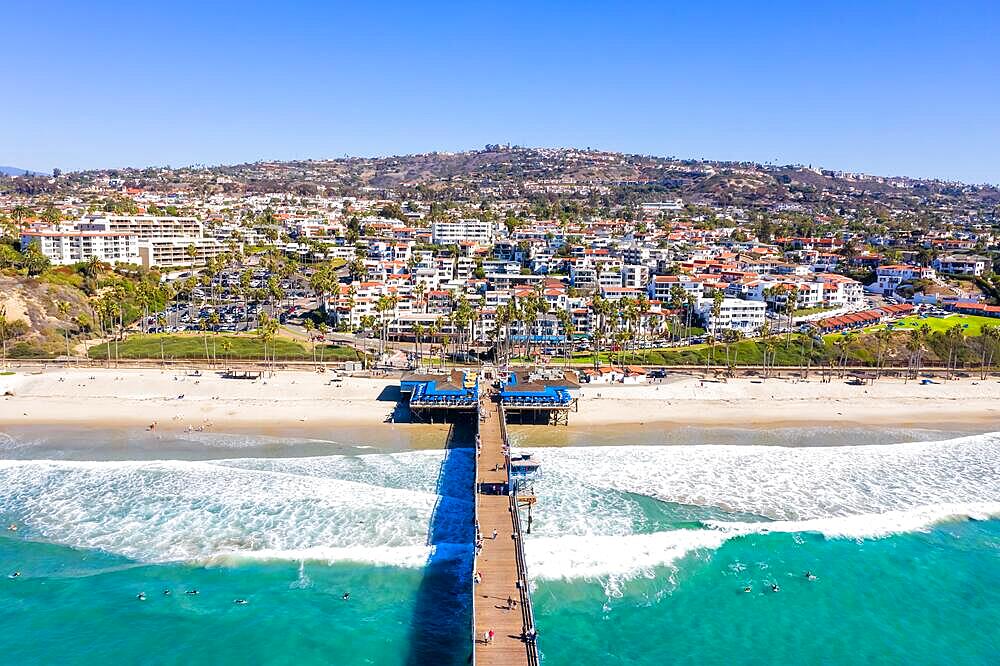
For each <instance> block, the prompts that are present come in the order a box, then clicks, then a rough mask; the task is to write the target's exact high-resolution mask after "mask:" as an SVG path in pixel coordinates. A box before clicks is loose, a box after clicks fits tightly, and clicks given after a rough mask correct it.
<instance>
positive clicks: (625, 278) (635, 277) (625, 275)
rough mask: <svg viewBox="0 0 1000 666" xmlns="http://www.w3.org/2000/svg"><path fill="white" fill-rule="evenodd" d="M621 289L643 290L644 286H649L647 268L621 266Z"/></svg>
mask: <svg viewBox="0 0 1000 666" xmlns="http://www.w3.org/2000/svg"><path fill="white" fill-rule="evenodd" d="M621 284H622V286H623V287H632V288H633V289H645V288H646V285H647V284H649V266H644V265H641V264H639V265H630V264H626V265H625V266H622V282H621Z"/></svg>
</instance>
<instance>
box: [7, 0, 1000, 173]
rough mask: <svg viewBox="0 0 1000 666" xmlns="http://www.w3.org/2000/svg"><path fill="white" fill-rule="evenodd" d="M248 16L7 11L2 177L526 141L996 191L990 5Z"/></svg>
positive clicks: (518, 8) (145, 6) (144, 6)
mask: <svg viewBox="0 0 1000 666" xmlns="http://www.w3.org/2000/svg"><path fill="white" fill-rule="evenodd" d="M154 4H155V5H158V6H156V7H154V6H152V5H154ZM254 4H256V3H244V2H238V3H237V2H232V3H229V2H212V1H206V2H188V1H186V0H179V1H177V2H171V3H166V2H158V3H153V2H151V3H146V2H121V3H118V2H104V1H102V0H93V1H90V2H83V1H79V2H59V1H58V0H55V1H52V2H46V3H42V4H37V3H31V2H9V3H6V4H5V7H4V11H3V22H4V26H5V27H4V30H3V42H2V47H0V48H2V49H3V55H4V58H5V65H6V67H5V68H4V74H5V75H4V77H3V82H2V83H0V87H2V88H0V89H2V90H3V91H4V95H3V96H4V98H5V99H4V102H3V104H2V105H0V164H5V165H12V166H21V167H27V168H34V169H40V170H41V169H45V170H47V169H51V168H52V167H60V168H62V169H64V170H68V169H80V168H90V167H115V166H145V165H151V164H156V165H161V164H170V165H174V166H178V165H184V164H194V163H204V164H220V163H233V162H243V161H254V160H257V159H291V158H327V157H340V156H343V155H345V154H349V155H389V154H403V153H412V152H425V151H431V150H464V149H470V148H478V147H481V146H482V145H483V144H486V143H505V142H510V143H516V144H521V145H527V146H578V147H587V146H591V147H595V148H603V149H609V150H621V151H626V152H637V153H647V154H656V155H674V156H678V157H695V158H711V159H733V160H754V161H760V162H766V161H776V162H779V163H792V162H795V163H799V162H800V163H804V164H813V165H817V166H825V167H829V168H838V169H847V170H856V171H866V172H869V173H878V174H887V175H913V176H930V177H941V178H952V179H959V180H965V181H969V182H976V183H979V182H993V183H1000V9H998V3H996V2H960V3H955V4H954V6H949V5H950V4H951V3H939V2H877V1H876V2H850V1H845V2H812V3H803V2H787V3H779V2H767V3H764V2H705V3H699V2H691V1H690V0H688V1H686V2H682V3H676V5H675V3H670V2H650V3H600V4H598V3H593V4H591V3H587V2H548V3H546V2H541V1H538V2H528V3H520V2H500V3H496V4H492V3H489V4H484V5H482V6H472V5H477V4H479V3H468V2H462V3H454V4H451V3H428V6H423V4H424V3H411V2H407V3H396V2H383V3H364V2H358V3H350V4H347V3H345V4H343V5H340V4H339V3H334V2H322V1H319V0H313V1H299V2H296V1H294V0H292V1H288V2H272V3H266V4H267V5H268V6H262V7H256V6H253V5H254ZM262 4H265V3H262Z"/></svg>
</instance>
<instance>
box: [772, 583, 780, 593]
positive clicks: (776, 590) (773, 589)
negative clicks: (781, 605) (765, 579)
mask: <svg viewBox="0 0 1000 666" xmlns="http://www.w3.org/2000/svg"><path fill="white" fill-rule="evenodd" d="M771 591H772V592H781V588H780V587H778V584H777V583H771Z"/></svg>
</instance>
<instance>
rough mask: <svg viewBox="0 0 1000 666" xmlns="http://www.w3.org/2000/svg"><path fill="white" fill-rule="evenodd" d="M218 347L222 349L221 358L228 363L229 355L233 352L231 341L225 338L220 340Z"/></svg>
mask: <svg viewBox="0 0 1000 666" xmlns="http://www.w3.org/2000/svg"><path fill="white" fill-rule="evenodd" d="M219 346H220V347H222V356H223V357H224V358H225V359H226V361H227V363H228V361H229V355H230V353H232V351H233V341H232V340H230V339H229V338H225V339H223V340H222V342H221V343H220V344H219Z"/></svg>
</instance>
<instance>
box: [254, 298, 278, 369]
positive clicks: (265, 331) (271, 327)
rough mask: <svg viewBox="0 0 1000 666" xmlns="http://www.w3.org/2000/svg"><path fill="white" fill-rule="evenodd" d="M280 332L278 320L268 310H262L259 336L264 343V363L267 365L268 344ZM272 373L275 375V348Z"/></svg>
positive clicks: (258, 319) (272, 353)
mask: <svg viewBox="0 0 1000 666" xmlns="http://www.w3.org/2000/svg"><path fill="white" fill-rule="evenodd" d="M277 332H278V320H277V319H275V318H274V317H271V316H270V315H268V314H267V313H266V312H261V313H260V315H259V316H258V318H257V337H258V338H259V339H260V341H261V342H262V343H264V365H267V345H268V343H270V342H272V341H273V340H274V338H275V335H276V334H277ZM271 360H272V365H271V375H272V376H273V375H274V364H273V361H274V350H273V349H272V352H271Z"/></svg>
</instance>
